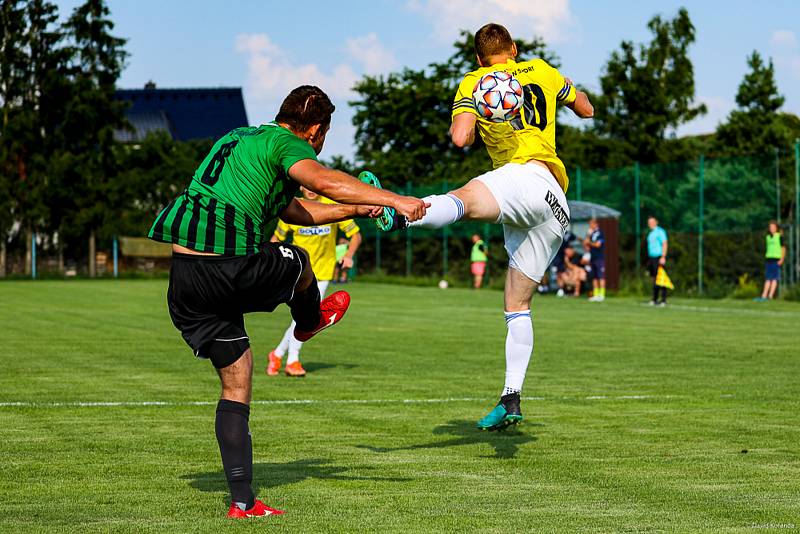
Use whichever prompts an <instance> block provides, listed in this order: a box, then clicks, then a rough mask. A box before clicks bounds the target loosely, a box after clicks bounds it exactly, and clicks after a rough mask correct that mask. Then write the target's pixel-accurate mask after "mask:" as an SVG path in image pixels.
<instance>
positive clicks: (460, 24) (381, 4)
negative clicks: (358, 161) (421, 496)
mask: <svg viewBox="0 0 800 534" xmlns="http://www.w3.org/2000/svg"><path fill="white" fill-rule="evenodd" d="M57 3H58V4H59V6H60V8H61V11H62V14H64V15H66V13H67V12H68V11H69V10H71V9H72V8H73V7H74V6H75V5H77V4H78V3H80V2H79V1H78V0H60V1H58V2H57ZM765 5H768V6H769V8H764V6H765ZM681 6H685V7H686V8H687V9H688V10H689V14H690V16H691V18H692V21H693V22H694V24H695V27H696V29H697V41H696V43H695V44H694V45H693V47H692V49H691V57H692V60H693V62H694V68H695V83H696V95H697V99H698V100H699V101H702V102H705V103H706V105H707V106H708V108H709V113H708V115H706V116H705V117H702V118H700V119H697V120H696V121H694V122H693V123H691V124H688V125H685V126H684V127H682V128H681V129H680V130H679V132H678V133H679V134H683V133H704V132H710V131H713V130H714V127H715V126H716V124H717V123H718V122H720V121H721V120H723V119H724V118H725V116H726V115H727V114H728V112H729V111H730V110H731V109H732V108H733V107H734V106H735V101H734V98H735V94H736V88H737V86H738V84H739V82H740V81H741V79H742V76H743V75H744V73H745V70H746V65H745V59H746V56H747V55H748V54H749V53H750V52H751V51H752V50H754V49H755V50H759V51H760V52H761V53H762V54H763V55H765V56H768V57H772V58H773V60H774V61H775V64H776V69H777V79H778V86H779V89H780V91H781V93H782V94H783V95H784V96H785V97H786V104H785V105H784V109H785V110H786V111H791V112H793V113H797V114H800V1H797V0H770V1H769V2H763V3H761V2H753V1H752V0H751V1H743V0H726V1H722V0H688V1H684V2H676V1H672V0H659V1H656V0H639V1H636V2H634V1H621V0H606V1H604V2H597V1H592V0H547V1H545V0H482V1H476V0H397V1H388V0H371V1H368V0H352V1H346V2H345V1H340V2H333V1H321V0H305V1H295V2H277V1H271V0H262V1H258V0H228V1H226V2H222V1H219V0H216V1H208V0H160V1H155V0H109V7H110V9H111V11H112V16H113V18H114V20H115V22H116V25H117V26H116V28H115V32H116V34H117V35H119V36H121V37H126V38H127V39H128V40H129V41H128V45H127V49H128V51H129V52H130V54H131V57H130V58H129V65H128V67H127V68H126V70H125V72H124V74H123V76H122V79H121V80H120V84H119V85H120V87H124V88H136V87H142V86H143V85H144V83H145V82H147V81H148V80H153V81H155V82H156V84H157V85H158V86H159V87H196V86H212V87H213V86H241V87H243V88H244V94H245V105H246V108H247V113H248V118H249V120H250V122H251V123H253V124H256V123H261V122H267V121H268V120H271V119H272V117H274V115H275V112H276V110H277V106H278V105H279V103H280V101H281V99H282V97H283V96H285V94H286V93H287V92H288V91H289V90H290V89H291V88H292V87H295V86H297V85H300V84H301V83H314V84H317V85H319V86H320V87H322V88H323V89H324V90H325V91H326V92H328V93H329V94H330V95H331V97H332V99H333V100H334V103H335V104H336V106H337V112H336V114H335V115H334V125H333V129H332V132H331V134H330V135H329V137H328V143H327V144H326V147H325V150H324V152H323V154H322V155H323V157H330V156H332V155H334V154H344V155H346V156H350V155H352V150H353V149H352V137H353V127H352V125H351V124H350V119H351V116H352V115H351V113H350V111H349V109H348V107H347V101H348V100H352V99H353V98H354V95H353V93H352V92H350V87H351V86H352V83H353V81H355V80H357V79H358V78H359V77H360V76H362V75H364V74H381V73H385V72H389V71H391V70H394V69H398V68H401V67H403V66H408V67H412V68H418V67H422V66H424V65H426V64H428V63H430V62H432V61H439V60H442V59H445V58H447V57H448V56H449V55H450V53H451V44H452V42H453V40H454V38H455V36H456V34H457V32H458V29H459V28H466V29H469V30H471V31H474V30H475V29H477V28H478V27H479V26H480V25H481V24H483V23H485V22H489V21H495V22H500V23H502V24H505V25H507V26H508V27H509V29H510V30H511V32H512V34H514V35H515V36H519V37H532V36H533V35H541V36H543V37H544V38H545V40H546V41H547V43H548V45H549V46H550V48H551V49H553V50H554V51H555V52H556V54H557V55H558V56H559V57H560V59H561V65H562V69H561V70H562V72H563V73H564V74H565V75H567V76H570V77H571V78H572V79H573V80H574V81H575V82H576V83H578V84H583V85H585V86H587V87H589V88H590V89H593V90H598V88H599V83H598V77H599V75H600V73H601V71H602V68H603V65H604V64H605V62H606V61H607V59H608V57H609V55H610V53H611V52H612V50H614V49H616V48H618V47H619V43H620V41H622V40H623V39H629V40H633V41H634V42H641V41H644V40H647V39H648V38H649V33H648V30H647V28H646V24H647V21H648V20H649V19H650V17H652V16H653V15H655V14H662V15H663V16H666V17H670V16H672V15H674V14H675V12H676V11H677V10H678V9H679V8H680V7H681ZM442 98H445V99H450V98H452V95H442Z"/></svg>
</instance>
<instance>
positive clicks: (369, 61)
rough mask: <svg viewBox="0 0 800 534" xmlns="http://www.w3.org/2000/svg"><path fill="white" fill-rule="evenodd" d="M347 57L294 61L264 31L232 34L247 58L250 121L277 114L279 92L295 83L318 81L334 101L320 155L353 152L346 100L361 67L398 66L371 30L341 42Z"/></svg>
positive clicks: (382, 69)
mask: <svg viewBox="0 0 800 534" xmlns="http://www.w3.org/2000/svg"><path fill="white" fill-rule="evenodd" d="M344 46H345V50H346V52H347V58H346V61H343V62H341V63H338V64H335V65H331V66H324V67H323V66H320V65H318V64H316V63H296V62H293V61H292V57H290V55H289V54H288V53H287V52H286V51H285V50H284V49H282V48H281V47H280V46H278V45H277V44H276V43H274V42H273V41H272V40H271V39H270V37H269V35H267V34H266V33H242V34H239V35H237V36H236V46H235V48H236V52H238V53H239V54H242V55H243V56H244V57H245V58H246V61H247V80H246V81H245V83H244V95H245V99H246V101H247V109H248V113H249V115H250V121H251V123H261V122H267V121H269V120H271V119H272V117H274V116H275V114H276V113H277V111H278V108H279V107H280V103H281V102H282V101H283V98H284V97H285V96H286V95H287V94H288V93H289V91H291V90H292V89H294V88H295V87H297V86H299V85H316V86H318V87H319V88H320V89H322V90H323V91H325V92H326V93H327V94H328V96H330V97H331V100H333V103H334V104H335V105H336V113H335V114H334V116H333V122H332V124H331V131H330V133H329V134H328V138H327V140H326V142H325V151H324V152H323V154H322V155H323V156H325V157H329V156H330V155H333V154H344V155H345V156H348V157H349V156H351V155H352V153H353V137H354V135H355V129H354V128H353V126H352V124H351V119H352V116H353V113H352V110H351V109H350V107H349V106H348V105H347V102H348V100H352V99H354V97H355V93H353V90H352V88H353V86H354V85H355V83H356V82H357V81H358V79H359V77H360V76H359V74H360V73H365V74H380V73H384V72H388V71H389V70H391V69H394V68H396V67H397V65H398V63H397V60H396V59H395V57H394V55H393V54H392V53H391V51H389V50H388V49H387V48H386V47H384V46H383V44H382V43H381V42H380V40H379V39H378V36H377V35H376V34H374V33H369V34H367V35H364V36H360V37H352V38H349V39H347V40H346V42H345V43H344Z"/></svg>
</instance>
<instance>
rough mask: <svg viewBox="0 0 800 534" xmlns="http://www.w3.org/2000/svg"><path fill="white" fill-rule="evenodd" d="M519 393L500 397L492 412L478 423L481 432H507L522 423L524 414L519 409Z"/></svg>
mask: <svg viewBox="0 0 800 534" xmlns="http://www.w3.org/2000/svg"><path fill="white" fill-rule="evenodd" d="M519 400H520V399H519V393H510V394H508V395H503V396H502V397H500V402H498V403H497V406H495V407H494V408H493V409H492V411H491V412H489V413H488V415H486V417H484V418H483V419H481V420H480V421H478V428H479V429H480V430H488V431H490V432H491V431H494V430H505V429H506V428H508V427H510V426H512V425H516V424H517V423H519V422H521V421H522V412H521V411H520V409H519Z"/></svg>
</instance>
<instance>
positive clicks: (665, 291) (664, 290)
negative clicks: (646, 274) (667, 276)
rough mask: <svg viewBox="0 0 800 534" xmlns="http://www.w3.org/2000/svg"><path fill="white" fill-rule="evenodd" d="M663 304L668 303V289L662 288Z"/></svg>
mask: <svg viewBox="0 0 800 534" xmlns="http://www.w3.org/2000/svg"><path fill="white" fill-rule="evenodd" d="M661 302H667V288H666V287H662V288H661Z"/></svg>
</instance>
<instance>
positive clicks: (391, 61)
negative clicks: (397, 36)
mask: <svg viewBox="0 0 800 534" xmlns="http://www.w3.org/2000/svg"><path fill="white" fill-rule="evenodd" d="M346 46H347V53H348V54H349V55H350V57H352V58H353V59H354V60H356V61H358V62H359V63H360V64H361V66H362V67H363V69H364V72H365V73H366V74H383V73H386V72H389V71H391V70H393V69H395V68H396V67H397V64H398V63H397V58H395V57H394V54H392V52H391V51H390V50H388V49H387V48H386V47H385V46H383V44H382V43H381V42H380V40H379V39H378V36H377V35H375V34H374V33H368V34H367V35H364V36H362V37H351V38H349V39H347V42H346Z"/></svg>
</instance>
